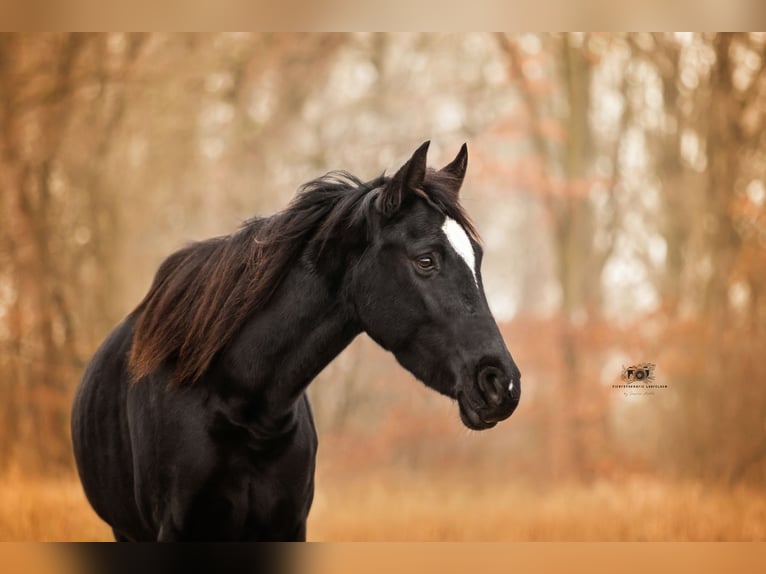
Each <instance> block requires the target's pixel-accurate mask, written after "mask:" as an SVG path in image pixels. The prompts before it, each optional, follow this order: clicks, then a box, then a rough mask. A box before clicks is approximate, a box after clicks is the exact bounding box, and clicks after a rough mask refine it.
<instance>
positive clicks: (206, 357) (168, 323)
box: [129, 169, 478, 384]
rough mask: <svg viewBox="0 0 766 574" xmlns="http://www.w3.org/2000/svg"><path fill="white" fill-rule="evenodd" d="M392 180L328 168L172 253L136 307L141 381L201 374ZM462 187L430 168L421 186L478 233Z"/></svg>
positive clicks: (356, 223)
mask: <svg viewBox="0 0 766 574" xmlns="http://www.w3.org/2000/svg"><path fill="white" fill-rule="evenodd" d="M389 180H390V178H388V177H386V176H380V177H378V178H375V179H373V180H371V181H368V182H362V181H361V180H359V179H358V178H356V177H355V176H353V175H351V174H349V173H346V172H330V173H328V174H327V175H325V176H323V177H320V178H318V179H315V180H313V181H310V182H308V183H306V184H304V185H303V186H302V187H301V188H300V190H299V191H298V194H297V195H296V197H295V199H293V201H292V202H291V203H290V205H289V206H288V207H287V208H286V209H284V210H283V211H281V212H279V213H277V214H275V215H272V216H270V217H267V218H253V219H250V220H248V221H246V222H245V223H244V224H243V225H242V226H241V227H240V228H239V229H238V230H237V231H235V232H234V233H231V234H229V235H225V236H221V237H215V238H212V239H208V240H205V241H200V242H197V243H193V244H191V245H188V246H187V247H184V248H183V249H181V250H179V251H177V252H175V253H173V254H172V255H170V256H169V257H168V258H167V259H166V260H165V261H164V262H163V263H162V264H161V265H160V268H159V269H158V270H157V274H156V275H155V277H154V281H153V283H152V286H151V288H150V289H149V292H148V293H147V294H146V296H145V297H144V299H143V300H142V301H141V303H140V304H139V305H138V307H137V308H136V310H135V311H134V312H133V313H134V315H135V316H136V325H135V331H134V335H133V346H132V348H131V352H130V359H129V366H130V371H131V374H132V377H133V380H135V381H139V380H141V379H143V378H144V377H146V376H148V375H150V374H151V373H153V372H155V371H156V370H157V369H158V368H160V367H161V366H162V365H163V364H165V363H167V362H170V361H172V362H174V364H175V365H174V369H175V370H174V373H173V382H174V383H175V384H186V383H193V382H195V381H197V380H198V379H199V378H200V377H201V376H202V375H203V374H204V373H205V371H207V369H208V368H209V367H210V363H211V362H212V360H213V359H214V357H215V356H216V354H217V353H218V352H220V351H221V349H223V348H224V347H225V346H226V344H227V343H229V342H230V341H231V340H232V338H233V337H234V336H235V334H236V333H237V332H238V331H239V330H240V329H241V328H242V325H243V324H244V323H245V321H246V320H247V318H248V317H251V316H252V315H253V313H255V312H257V311H258V309H260V308H263V307H264V306H265V305H266V304H267V303H268V302H269V299H270V298H271V297H272V296H273V294H274V292H275V291H276V290H277V289H278V287H279V285H280V283H281V281H282V279H283V278H284V277H285V275H286V273H287V271H288V270H289V268H290V265H291V263H292V262H293V261H294V260H295V259H296V258H297V257H299V256H300V254H301V253H302V251H303V250H304V249H305V248H306V247H307V246H308V245H309V244H310V243H312V242H317V243H318V244H319V245H320V246H322V245H324V244H325V243H326V242H327V241H328V240H330V239H332V238H334V237H338V236H339V235H340V234H349V233H351V232H357V233H365V232H366V230H369V222H370V215H371V210H372V209H373V208H374V199H375V197H376V196H377V194H378V192H379V190H380V189H381V188H382V187H383V186H385V185H386V184H387V183H388V182H389ZM454 189H455V180H454V179H453V178H452V177H451V176H450V175H449V174H446V173H443V172H437V171H434V170H430V169H429V170H428V173H427V176H426V179H425V183H424V185H423V189H422V190H418V191H419V193H420V195H421V196H422V197H424V198H425V199H426V200H427V201H429V202H430V203H431V204H433V205H434V206H435V207H436V208H437V209H439V210H440V211H442V212H443V213H444V214H446V215H448V216H449V217H451V218H453V219H455V220H456V221H457V222H458V223H460V224H461V225H462V226H463V227H464V228H465V229H466V231H468V233H470V234H471V235H472V236H473V237H474V238H477V237H478V236H477V234H476V230H475V229H474V227H473V224H472V223H471V221H470V219H469V218H468V216H467V215H466V213H465V211H464V210H463V208H462V206H461V205H460V203H459V201H458V199H457V194H456V193H455V191H454ZM319 251H320V252H321V249H320V250H319Z"/></svg>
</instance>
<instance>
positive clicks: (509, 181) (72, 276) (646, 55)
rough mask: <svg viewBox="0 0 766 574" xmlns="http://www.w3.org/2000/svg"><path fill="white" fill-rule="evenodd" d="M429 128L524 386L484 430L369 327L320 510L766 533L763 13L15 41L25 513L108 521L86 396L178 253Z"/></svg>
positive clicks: (12, 248)
mask: <svg viewBox="0 0 766 574" xmlns="http://www.w3.org/2000/svg"><path fill="white" fill-rule="evenodd" d="M426 139H431V140H432V145H431V153H430V163H431V164H432V165H434V166H440V165H442V164H443V163H446V162H447V161H449V160H450V159H451V158H452V157H453V156H454V154H455V153H456V152H457V150H458V148H459V145H460V144H461V143H462V142H463V141H467V142H468V144H469V170H468V176H467V179H466V184H465V187H464V189H463V192H462V196H463V201H464V204H465V205H466V207H467V209H468V211H469V213H470V214H471V215H472V216H473V218H474V220H475V222H476V224H477V227H478V229H479V231H480V233H481V234H482V237H483V242H484V245H485V252H486V255H485V258H484V268H483V275H484V278H485V283H486V290H487V295H488V297H489V300H490V305H491V307H492V309H493V311H494V313H495V315H496V318H497V319H498V321H499V322H500V323H501V328H502V331H503V333H504V335H505V336H506V341H507V343H508V346H509V348H510V350H511V352H512V354H513V356H514V358H515V359H516V362H517V363H518V364H519V366H520V368H521V371H522V374H523V389H524V395H523V398H522V402H521V405H520V407H519V409H518V410H517V412H516V414H515V415H514V416H513V417H512V418H511V419H510V420H508V421H507V422H505V423H503V424H501V425H499V426H498V427H497V428H496V429H493V430H492V431H488V432H484V433H470V432H467V431H466V430H465V429H464V428H463V427H462V424H461V423H460V421H459V419H458V415H457V408H456V406H455V405H454V404H452V403H451V402H450V401H448V400H446V399H444V398H443V397H441V396H438V395H436V394H435V393H433V392H431V391H429V390H427V389H425V387H423V386H422V385H420V384H419V383H417V382H415V381H414V380H413V378H412V377H411V376H410V375H409V374H408V373H407V372H405V371H404V370H402V369H401V368H400V367H399V366H398V365H397V364H396V361H395V360H394V359H393V357H391V356H389V355H387V354H385V353H384V352H382V351H381V350H380V349H378V348H376V346H375V345H374V343H372V342H371V341H370V340H369V339H367V338H366V337H364V336H362V337H360V338H359V339H357V340H356V341H355V342H354V343H353V344H352V345H351V347H349V349H347V350H346V351H345V352H344V353H343V354H342V355H341V356H340V357H339V358H338V359H336V360H335V361H334V362H333V363H332V364H331V365H330V366H329V367H328V368H327V369H326V370H325V371H324V372H323V373H322V374H321V375H320V377H319V378H318V380H317V381H316V382H315V383H314V384H313V385H312V387H311V389H310V393H311V397H312V400H313V404H314V410H315V415H316V419H317V424H318V426H319V434H320V452H319V473H318V492H317V501H316V505H315V512H314V514H313V515H312V521H313V523H310V531H309V536H310V537H312V536H313V537H314V538H324V539H351V538H388V539H392V538H397V539H408V538H420V539H443V538H453V539H462V538H475V539H482V538H485V539H489V538H512V539H513V538H515V539H545V538H548V539H620V538H623V539H625V538H641V539H685V538H697V539H698V538H705V539H725V538H751V539H752V538H756V539H757V538H761V539H762V538H766V490H764V487H765V486H766V360H764V352H763V351H764V349H766V34H763V33H742V34H692V33H683V34H664V33H663V34H632V35H623V34H617V35H615V34H574V33H571V34H570V33H567V34H553V35H540V34H523V35H508V34H459V35H442V34H348V35H326V34H319V35H303V34H221V35H173V34H171V35H162V34H93V35H86V34H53V35H48V34H33V35H7V34H3V35H0V393H2V395H1V396H2V400H1V401H0V477H5V478H0V483H1V484H3V487H2V488H3V494H2V495H0V499H1V501H2V505H0V506H2V508H4V509H5V512H2V511H0V538H3V539H7V538H14V537H15V538H22V537H28V538H33V537H34V538H49V539H50V538H78V537H82V538H87V537H92V538H98V537H108V531H107V530H105V529H103V528H102V526H101V525H100V523H99V521H98V519H97V518H96V517H95V515H93V514H92V512H91V511H90V510H89V509H88V507H87V504H86V503H85V502H84V498H83V497H82V495H81V493H80V491H79V485H78V484H77V482H76V479H75V478H74V471H73V462H72V458H71V454H70V444H69V437H68V425H69V422H68V421H69V408H70V403H71V399H72V396H73V392H74V389H75V387H76V385H77V383H78V381H79V377H80V375H81V373H82V370H83V367H84V365H85V364H86V363H87V361H88V359H89V358H90V356H91V355H92V354H93V352H94V351H95V349H96V347H97V346H98V344H99V343H100V342H101V340H103V338H104V337H105V336H106V334H107V333H108V332H109V330H110V329H111V328H112V327H113V326H114V325H115V324H116V323H117V322H119V321H120V320H121V319H122V317H124V316H125V315H126V314H127V313H128V312H130V311H131V310H132V309H133V308H134V306H135V305H136V304H137V303H138V302H139V300H140V299H141V297H142V296H143V294H144V293H145V291H146V290H147V289H148V286H149V284H150V281H151V278H152V276H153V273H154V271H155V270H156V268H157V266H158V265H159V263H160V262H161V261H162V259H163V258H164V257H165V256H167V255H168V254H169V253H171V252H172V251H174V250H175V249H177V248H179V247H181V246H182V245H184V244H185V243H186V242H188V241H191V240H195V239H200V238H204V237H208V236H211V235H214V234H221V233H227V232H230V231H233V230H234V229H235V228H236V227H237V226H238V224H239V223H240V222H241V221H243V220H244V219H246V218H248V217H250V216H252V215H254V214H267V213H271V212H274V211H276V210H279V209H281V208H282V207H284V206H285V205H286V204H287V202H288V201H289V200H290V198H291V197H292V196H293V194H294V193H295V190H296V189H297V187H298V186H299V185H300V184H302V183H304V182H305V181H307V180H309V179H312V178H314V177H317V176H319V175H322V174H323V173H325V172H326V171H329V170H331V169H347V170H349V171H351V172H352V173H355V174H356V175H358V176H360V177H362V178H365V179H369V178H372V177H375V176H377V175H379V174H380V173H381V172H382V171H383V170H384V169H386V170H388V171H391V170H392V169H395V168H396V167H398V166H399V165H400V164H401V162H402V161H403V160H405V159H406V158H407V157H408V156H409V154H410V153H411V152H412V150H413V149H414V148H415V147H416V146H417V145H418V144H420V143H421V142H422V141H424V140H426ZM640 362H652V363H655V364H656V365H657V367H656V370H655V377H656V384H658V385H662V386H663V388H659V389H655V390H654V391H653V394H649V395H636V396H625V390H624V389H616V388H614V385H620V384H621V383H622V382H621V380H620V377H621V374H622V367H623V366H627V365H630V364H634V363H640ZM52 517H55V519H53V518H52Z"/></svg>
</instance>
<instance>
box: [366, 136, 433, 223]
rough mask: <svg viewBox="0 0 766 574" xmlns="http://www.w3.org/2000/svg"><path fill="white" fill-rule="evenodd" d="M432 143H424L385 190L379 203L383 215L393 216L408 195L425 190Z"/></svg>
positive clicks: (379, 198)
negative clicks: (424, 184)
mask: <svg viewBox="0 0 766 574" xmlns="http://www.w3.org/2000/svg"><path fill="white" fill-rule="evenodd" d="M430 143H431V142H430V141H427V142H424V143H423V144H422V145H421V146H420V147H419V148H418V149H416V150H415V153H413V154H412V157H411V158H410V159H408V160H407V162H406V163H405V164H404V165H403V166H402V167H400V168H399V171H397V172H396V174H395V175H394V177H392V178H391V181H389V182H388V185H386V187H385V188H383V191H382V192H381V194H380V196H379V197H378V201H377V206H378V209H379V210H380V212H381V213H383V214H384V215H388V216H390V215H393V214H394V213H396V212H397V211H398V210H399V208H400V207H401V206H402V203H403V202H404V198H405V197H406V195H407V194H408V193H412V191H414V190H416V189H422V188H423V181H424V180H425V178H426V156H427V155H428V146H429V145H430Z"/></svg>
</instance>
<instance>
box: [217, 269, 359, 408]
mask: <svg viewBox="0 0 766 574" xmlns="http://www.w3.org/2000/svg"><path fill="white" fill-rule="evenodd" d="M360 332H361V327H360V326H359V325H358V322H357V321H356V319H355V318H354V313H353V309H352V307H351V305H350V304H348V303H347V302H346V300H345V298H344V297H343V295H342V282H331V281H328V280H327V278H326V277H323V276H322V275H321V274H320V273H318V272H317V271H316V269H314V268H313V266H312V265H311V264H310V263H309V262H308V261H307V260H306V257H302V258H301V259H300V260H299V261H298V262H297V264H296V265H295V266H294V267H293V268H292V269H291V270H290V271H289V272H288V274H287V276H286V277H285V279H284V280H283V282H282V283H281V285H280V287H279V288H278V289H277V292H276V293H275V294H274V296H273V298H272V299H271V301H270V303H269V304H268V305H267V306H266V307H264V308H262V309H261V310H259V311H258V312H257V313H256V314H255V315H254V316H253V317H252V318H251V319H250V320H249V321H248V322H247V323H246V325H245V326H244V328H243V329H242V331H241V332H240V334H239V336H237V337H236V338H235V340H234V341H233V342H232V344H231V345H230V347H229V349H228V350H227V352H226V353H225V356H224V357H223V360H224V365H225V368H226V371H227V376H229V377H233V378H234V379H235V380H236V382H237V386H239V387H241V388H243V389H245V390H246V392H247V393H249V394H250V396H252V397H253V399H254V400H257V401H258V403H259V404H260V405H262V407H263V411H264V412H268V413H273V414H275V415H276V414H279V413H284V412H286V411H289V410H290V409H292V406H293V405H294V404H295V401H296V400H297V399H298V398H299V397H300V396H301V395H302V393H303V391H304V390H305V389H306V387H307V386H308V385H309V383H311V381H312V380H313V379H314V378H315V377H316V376H317V375H318V374H319V372H320V371H321V370H322V369H323V368H324V367H325V366H327V364H328V363H330V361H332V360H333V359H334V358H335V357H336V356H337V355H338V354H339V353H340V352H341V351H342V350H343V349H344V348H345V347H346V346H347V345H348V344H349V343H350V342H351V341H352V340H353V339H354V338H355V337H356V335H358V334H359V333H360Z"/></svg>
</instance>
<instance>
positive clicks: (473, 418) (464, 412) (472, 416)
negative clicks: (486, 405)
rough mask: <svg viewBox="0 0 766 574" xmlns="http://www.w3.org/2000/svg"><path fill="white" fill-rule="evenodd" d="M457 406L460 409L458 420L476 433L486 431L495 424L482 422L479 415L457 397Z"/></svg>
mask: <svg viewBox="0 0 766 574" xmlns="http://www.w3.org/2000/svg"><path fill="white" fill-rule="evenodd" d="M457 404H458V407H459V409H460V420H461V421H463V424H464V425H465V426H466V427H468V428H469V429H471V430H476V431H480V430H487V429H491V428H492V427H494V426H495V425H496V424H497V421H495V422H487V421H485V420H483V419H482V418H481V416H480V415H479V413H477V412H476V411H475V410H474V409H472V408H471V406H470V405H467V404H466V403H465V402H464V401H462V400H461V399H460V397H458V401H457Z"/></svg>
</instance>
